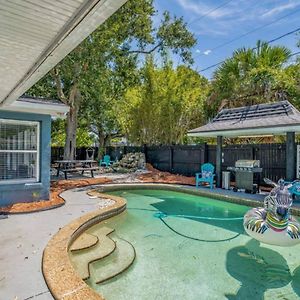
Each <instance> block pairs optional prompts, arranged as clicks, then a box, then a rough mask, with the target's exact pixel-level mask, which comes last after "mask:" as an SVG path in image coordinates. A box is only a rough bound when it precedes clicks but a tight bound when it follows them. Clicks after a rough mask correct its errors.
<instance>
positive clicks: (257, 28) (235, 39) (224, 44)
mask: <svg viewBox="0 0 300 300" xmlns="http://www.w3.org/2000/svg"><path fill="white" fill-rule="evenodd" d="M299 11H300V8H299V9H297V10H294V11H292V12H291V13H289V14H286V15H284V16H282V17H280V18H279V19H276V20H274V21H272V22H270V23H267V24H264V25H262V26H259V27H256V28H254V29H252V30H250V31H248V32H245V33H244V34H242V35H240V36H238V37H236V38H234V39H232V40H229V41H227V42H225V43H223V44H220V45H218V46H216V47H214V48H212V49H210V50H211V51H215V50H217V49H220V48H223V47H224V46H227V45H229V44H231V43H232V42H235V41H237V40H239V39H241V38H243V37H245V36H247V35H249V34H251V33H253V32H256V31H258V30H261V29H263V28H265V27H268V26H270V25H272V24H275V23H277V22H278V21H280V20H282V19H284V18H286V17H289V16H291V15H293V14H295V13H297V12H299ZM202 55H203V54H202V53H200V54H198V55H196V56H195V58H197V57H199V56H202Z"/></svg>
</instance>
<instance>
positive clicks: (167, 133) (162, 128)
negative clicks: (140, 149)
mask: <svg viewBox="0 0 300 300" xmlns="http://www.w3.org/2000/svg"><path fill="white" fill-rule="evenodd" d="M207 91H208V81H207V80H206V79H205V78H204V77H202V76H201V75H199V74H198V73H197V72H196V71H194V70H192V69H191V68H189V67H187V66H178V67H177V68H175V69H174V68H173V66H172V64H171V63H170V62H168V61H167V62H166V63H165V65H164V66H163V67H162V68H158V67H157V66H156V65H155V64H154V61H153V58H152V57H150V58H148V60H147V62H146V64H145V66H144V67H143V69H142V76H141V80H140V83H139V84H137V85H136V86H135V87H132V88H130V89H128V90H127V93H126V95H125V99H124V102H123V105H122V109H121V110H120V111H119V117H120V120H121V122H122V126H123V130H124V132H126V133H127V135H128V137H129V139H130V141H131V142H134V143H138V144H145V143H146V144H179V143H183V142H184V140H185V137H186V133H187V131H188V130H189V129H190V128H192V127H194V126H197V125H198V124H199V123H201V121H202V119H203V102H204V100H205V98H206V96H207Z"/></svg>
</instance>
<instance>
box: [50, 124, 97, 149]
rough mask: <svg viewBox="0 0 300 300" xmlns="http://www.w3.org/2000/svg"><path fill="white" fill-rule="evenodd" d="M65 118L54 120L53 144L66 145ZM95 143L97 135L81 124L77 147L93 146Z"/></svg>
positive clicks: (54, 145)
mask: <svg viewBox="0 0 300 300" xmlns="http://www.w3.org/2000/svg"><path fill="white" fill-rule="evenodd" d="M65 126H66V124H65V120H62V119H57V120H53V121H52V130H51V146H52V147H64V145H65V140H66V130H65ZM94 143H95V137H94V136H92V134H90V133H89V131H88V130H87V128H86V127H85V126H84V125H82V124H80V126H79V128H78V130H77V147H91V146H93V145H94Z"/></svg>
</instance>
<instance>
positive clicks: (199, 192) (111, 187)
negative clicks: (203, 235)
mask: <svg viewBox="0 0 300 300" xmlns="http://www.w3.org/2000/svg"><path fill="white" fill-rule="evenodd" d="M141 188H147V189H161V190H169V191H174V192H184V193H188V194H191V195H196V196H204V197H208V198H212V199H216V200H221V201H226V202H231V203H235V204H240V205H245V206H250V207H262V206H263V202H262V201H259V200H254V199H249V198H245V197H243V195H242V194H240V193H237V194H236V196H232V195H222V194H220V193H214V190H213V189H212V190H210V189H207V190H205V189H204V188H196V187H194V186H189V185H180V184H166V183H126V184H124V183H123V184H122V183H110V184H107V185H99V186H98V188H97V189H95V190H96V191H101V192H103V193H107V192H113V191H117V190H120V189H127V190H130V189H132V190H134V189H136V190H138V189H141ZM291 213H292V214H293V215H296V216H300V207H295V206H294V207H291Z"/></svg>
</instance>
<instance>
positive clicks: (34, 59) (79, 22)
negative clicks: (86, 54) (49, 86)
mask: <svg viewBox="0 0 300 300" xmlns="http://www.w3.org/2000/svg"><path fill="white" fill-rule="evenodd" d="M125 2H126V0H106V1H101V0H64V1H59V0H53V1H48V0H40V1H18V0H11V1H4V2H3V3H2V4H1V10H0V26H1V32H0V206H5V205H9V204H12V203H16V202H28V201H34V200H40V199H43V200H46V199H49V187H50V151H51V147H50V142H51V141H50V136H51V135H50V133H51V116H63V115H65V114H66V113H67V112H68V107H67V106H65V105H63V104H61V103H59V102H57V101H55V100H48V101H45V99H33V98H26V97H21V95H23V94H24V93H25V92H26V91H27V90H28V89H29V88H30V87H31V86H32V85H33V84H34V83H36V82H37V81H38V80H39V79H41V78H42V77H43V76H44V75H45V74H46V73H47V72H49V71H50V70H51V69H52V68H53V67H54V66H55V65H56V64H57V63H58V62H59V61H60V60H62V59H63V58H64V57H65V56H66V55H67V54H68V53H69V52H70V51H72V50H73V49H74V48H75V47H76V46H77V45H78V44H79V43H80V42H82V41H83V40H84V39H85V38H86V37H87V36H88V35H89V34H90V33H92V32H93V31H94V30H95V29H96V28H97V27H98V26H99V25H101V24H102V23H103V22H104V21H105V20H107V19H108V18H109V17H110V16H111V15H112V14H113V13H114V12H115V11H116V10H117V9H119V8H120V7H121V6H122V5H123V4H124V3H125Z"/></svg>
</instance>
